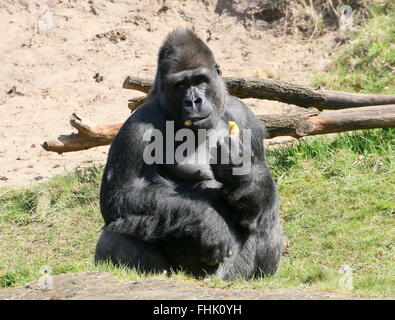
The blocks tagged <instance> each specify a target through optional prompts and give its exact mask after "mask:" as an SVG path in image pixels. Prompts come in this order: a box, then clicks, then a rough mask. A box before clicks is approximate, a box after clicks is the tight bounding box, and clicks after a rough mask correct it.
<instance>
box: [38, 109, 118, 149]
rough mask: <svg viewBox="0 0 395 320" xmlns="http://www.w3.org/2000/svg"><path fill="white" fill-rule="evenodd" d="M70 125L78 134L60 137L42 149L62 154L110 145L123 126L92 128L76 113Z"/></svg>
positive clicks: (45, 143) (48, 142)
mask: <svg viewBox="0 0 395 320" xmlns="http://www.w3.org/2000/svg"><path fill="white" fill-rule="evenodd" d="M70 125H71V126H72V127H74V128H76V129H77V130H78V133H72V134H69V135H60V136H59V137H58V138H57V139H54V140H50V141H45V142H44V143H43V144H42V147H43V148H44V149H45V150H47V151H53V152H57V153H59V154H60V153H63V152H71V151H80V150H86V149H90V148H93V147H98V146H105V145H109V144H111V142H112V141H113V140H114V138H115V136H116V135H117V133H118V131H119V129H120V128H121V126H122V124H109V125H102V126H92V125H89V124H87V123H84V122H83V121H82V119H81V118H80V117H78V116H77V115H76V114H75V113H73V114H72V115H71V117H70Z"/></svg>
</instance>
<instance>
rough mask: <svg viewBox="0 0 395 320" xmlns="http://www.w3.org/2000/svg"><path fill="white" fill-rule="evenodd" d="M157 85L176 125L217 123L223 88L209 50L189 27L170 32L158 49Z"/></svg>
mask: <svg viewBox="0 0 395 320" xmlns="http://www.w3.org/2000/svg"><path fill="white" fill-rule="evenodd" d="M156 86H159V88H160V92H161V101H162V106H163V107H164V109H165V112H166V113H167V114H168V116H169V118H170V119H171V120H174V121H175V125H176V127H178V128H182V127H187V128H190V129H193V130H196V129H210V128H213V127H215V126H216V124H217V122H218V119H219V118H220V116H221V115H222V113H223V111H224V110H223V109H224V105H225V103H224V99H225V97H226V90H225V85H224V82H223V80H222V78H221V72H220V69H219V66H218V65H217V64H216V62H215V59H214V56H213V54H212V52H211V50H210V49H209V48H208V47H207V46H206V45H205V44H204V42H203V41H202V40H200V39H199V38H198V37H197V36H196V35H195V34H194V33H192V32H190V31H185V30H180V31H176V32H174V33H172V34H171V35H170V36H169V37H168V39H167V40H166V42H165V43H164V45H163V46H162V48H161V50H160V52H159V66H158V74H157V82H156Z"/></svg>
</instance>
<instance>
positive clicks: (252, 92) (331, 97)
mask: <svg viewBox="0 0 395 320" xmlns="http://www.w3.org/2000/svg"><path fill="white" fill-rule="evenodd" d="M224 81H225V84H226V87H227V88H228V91H229V93H230V94H231V95H233V96H236V97H239V98H241V99H244V98H256V99H267V100H276V101H280V102H285V103H289V104H294V105H297V106H299V107H303V108H311V107H313V108H317V109H318V110H324V109H332V110H338V109H345V108H356V107H363V106H374V105H386V104H395V95H380V94H364V93H348V92H341V91H328V90H314V89H310V88H307V87H303V86H299V85H294V84H290V83H287V82H281V81H276V80H269V79H248V78H247V79H244V78H224ZM152 85H153V81H152V80H149V79H143V78H138V77H133V76H128V77H127V78H126V79H125V81H124V83H123V88H126V89H133V90H137V91H141V92H144V93H148V92H149V90H150V89H151V87H152Z"/></svg>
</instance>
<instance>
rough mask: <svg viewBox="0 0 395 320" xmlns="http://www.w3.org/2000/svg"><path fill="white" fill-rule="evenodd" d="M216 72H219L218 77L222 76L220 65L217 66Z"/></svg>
mask: <svg viewBox="0 0 395 320" xmlns="http://www.w3.org/2000/svg"><path fill="white" fill-rule="evenodd" d="M215 70H217V73H218V75H220V76H221V75H222V71H221V67H220V66H219V64H218V63H216V64H215Z"/></svg>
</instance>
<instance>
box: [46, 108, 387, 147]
mask: <svg viewBox="0 0 395 320" xmlns="http://www.w3.org/2000/svg"><path fill="white" fill-rule="evenodd" d="M257 117H258V118H259V119H260V120H261V121H262V123H263V124H264V125H265V126H266V128H267V132H268V137H267V138H274V137H277V136H291V137H295V138H301V137H304V136H311V135H317V134H326V133H336V132H344V131H352V130H360V129H374V128H395V104H393V105H384V106H373V107H372V106H370V107H361V108H355V109H345V110H336V111H327V112H319V111H306V112H303V113H301V114H295V115H291V116H286V117H285V116H266V115H258V116H257ZM70 124H71V126H72V127H74V128H76V129H77V130H78V133H72V134H70V135H61V136H59V137H58V138H57V139H55V140H50V141H46V142H44V143H43V144H42V147H43V148H44V149H45V150H47V151H53V152H57V153H63V152H71V151H80V150H85V149H89V148H93V147H98V146H103V145H108V144H110V143H111V142H112V140H113V139H114V138H115V136H116V135H117V133H118V131H119V129H120V128H121V126H122V123H118V124H111V125H103V126H92V125H88V124H86V123H84V122H83V121H82V119H81V118H79V117H78V116H77V115H76V114H75V113H73V115H72V116H71V119H70Z"/></svg>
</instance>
